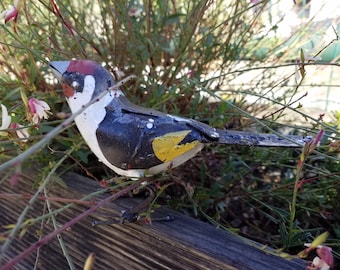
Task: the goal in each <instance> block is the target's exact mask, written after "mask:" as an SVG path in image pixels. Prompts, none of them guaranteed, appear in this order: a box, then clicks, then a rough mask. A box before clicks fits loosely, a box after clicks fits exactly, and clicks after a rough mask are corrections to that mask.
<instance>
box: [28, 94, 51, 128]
mask: <svg viewBox="0 0 340 270" xmlns="http://www.w3.org/2000/svg"><path fill="white" fill-rule="evenodd" d="M28 107H29V110H30V113H31V116H32V122H33V123H34V124H36V125H37V124H39V123H40V120H41V119H48V111H49V110H50V106H49V105H48V104H47V103H46V102H45V101H42V100H38V99H35V98H30V99H29V100H28Z"/></svg>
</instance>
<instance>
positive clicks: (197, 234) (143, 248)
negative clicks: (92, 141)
mask: <svg viewBox="0 0 340 270" xmlns="http://www.w3.org/2000/svg"><path fill="white" fill-rule="evenodd" d="M30 175H31V176H32V177H31V180H30V181H29V180H28V179H26V180H25V181H22V182H20V184H19V185H18V186H14V187H11V186H10V185H9V184H2V185H1V187H0V188H1V192H2V193H27V192H28V193H32V192H33V191H31V185H32V182H33V180H34V174H33V173H30ZM64 179H65V182H66V183H67V185H68V189H64V188H62V187H60V186H58V185H55V186H54V187H53V189H52V190H50V192H49V195H50V196H51V195H53V196H60V197H63V198H81V197H82V196H84V194H88V193H90V192H93V191H95V190H98V189H100V187H99V185H98V184H97V183H96V182H94V181H92V180H90V179H87V178H85V177H82V176H79V175H77V174H73V173H68V174H66V175H65V176H64ZM105 196H108V194H104V195H101V197H105ZM0 203H1V207H0V217H1V218H0V225H6V224H9V223H14V222H15V220H16V218H17V217H18V215H19V214H20V212H21V211H22V209H23V208H24V206H25V203H26V201H25V200H15V201H13V200H0ZM134 203H136V201H135V200H132V199H120V200H117V201H114V202H113V203H110V204H109V205H107V206H106V207H105V209H109V211H111V213H112V214H113V215H119V213H120V210H121V209H126V208H129V207H131V206H132V205H133V204H134ZM52 205H53V208H54V209H57V208H58V207H61V206H63V205H64V204H63V203H60V202H53V203H52ZM87 209H88V207H87V206H84V205H76V206H74V207H72V208H70V209H67V210H65V211H63V212H62V213H60V214H58V215H57V220H58V223H59V224H64V223H66V222H67V221H69V220H71V219H72V218H74V217H75V216H77V215H78V214H80V213H82V212H84V211H86V210H87ZM43 211H44V202H42V201H40V202H37V203H36V204H35V205H34V206H33V209H32V210H31V211H30V213H29V216H33V217H35V216H37V215H40V214H42V212H43ZM157 213H159V214H160V215H165V214H171V215H173V216H175V220H174V221H171V222H154V223H152V224H151V225H148V224H144V225H140V224H124V225H123V224H114V225H105V226H96V227H92V226H91V222H92V218H93V219H98V218H100V217H98V216H99V213H95V214H94V215H93V216H92V218H91V217H89V218H88V219H85V220H82V221H80V222H79V223H77V224H75V225H74V226H73V227H72V228H71V229H70V230H69V231H67V232H64V233H63V234H62V235H61V237H62V238H63V240H64V241H65V243H66V246H67V249H68V251H69V253H70V255H71V257H72V260H73V263H74V264H75V266H76V269H79V268H81V267H82V265H83V263H84V262H85V260H86V257H87V256H88V254H89V253H91V252H94V253H95V254H96V263H95V267H94V269H254V270H257V269H258V270H266V269H278V270H280V269H282V270H286V269H291V270H303V269H305V267H306V264H305V262H303V261H301V260H286V259H283V258H280V257H277V256H273V255H270V254H268V253H266V252H264V251H262V250H260V249H258V248H255V247H254V246H252V245H249V244H247V243H246V241H242V240H241V239H240V238H239V237H237V236H234V235H232V234H230V233H228V232H225V231H223V230H219V229H216V228H214V227H213V226H212V225H210V224H206V223H204V222H201V221H198V220H195V219H192V218H190V217H187V216H183V215H181V214H178V213H176V212H173V211H170V210H168V209H157ZM37 229H40V227H39V224H36V225H34V226H33V227H32V228H30V230H29V232H28V233H27V234H26V235H25V236H24V237H23V238H22V239H20V240H18V239H16V240H15V241H14V243H13V244H12V246H11V250H10V251H9V253H8V254H7V257H8V258H13V257H14V256H15V255H16V254H18V253H20V252H21V251H22V250H24V249H25V248H26V247H28V246H29V245H31V244H32V243H34V242H35V241H36V240H37V239H38V237H37V236H36V230H37ZM42 230H43V233H44V235H45V234H46V233H48V232H49V231H52V230H53V229H52V225H51V222H49V223H48V224H46V225H44V227H43V228H42ZM248 243H249V242H248ZM36 256H37V254H36V253H35V254H32V255H30V256H29V257H28V258H27V259H25V260H24V261H21V262H20V264H18V265H17V266H16V269H31V268H32V267H33V265H34V262H35V259H36ZM68 268H69V267H68V264H67V262H66V259H65V258H64V256H63V254H62V251H61V249H60V246H59V244H58V241H57V239H54V240H53V241H50V242H49V243H48V244H47V245H45V246H43V247H41V248H40V250H39V258H38V267H37V269H68Z"/></svg>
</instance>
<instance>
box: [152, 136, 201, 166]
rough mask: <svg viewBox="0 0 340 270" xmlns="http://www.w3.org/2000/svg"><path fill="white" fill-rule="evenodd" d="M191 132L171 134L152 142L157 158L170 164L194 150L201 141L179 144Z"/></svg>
mask: <svg viewBox="0 0 340 270" xmlns="http://www.w3.org/2000/svg"><path fill="white" fill-rule="evenodd" d="M189 132H190V130H183V131H177V132H171V133H167V134H165V135H163V136H160V137H157V138H155V139H154V140H153V141H152V149H153V151H154V153H155V155H156V157H157V158H158V159H159V160H161V161H163V162H168V161H171V160H173V159H175V158H176V157H178V156H180V155H182V154H184V153H185V152H187V151H189V150H191V149H192V148H194V147H195V146H196V145H197V144H198V143H199V141H193V142H190V143H185V144H179V143H180V142H181V141H182V140H183V139H184V138H185V136H187V135H188V133H189Z"/></svg>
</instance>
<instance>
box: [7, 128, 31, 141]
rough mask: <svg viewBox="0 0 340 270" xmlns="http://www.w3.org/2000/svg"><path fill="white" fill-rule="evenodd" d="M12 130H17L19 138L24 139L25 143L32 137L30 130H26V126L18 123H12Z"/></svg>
mask: <svg viewBox="0 0 340 270" xmlns="http://www.w3.org/2000/svg"><path fill="white" fill-rule="evenodd" d="M11 128H13V129H15V132H16V134H17V136H18V138H20V139H23V141H24V142H26V141H27V138H28V137H29V136H30V135H29V133H28V128H24V126H22V125H20V124H18V123H12V124H11Z"/></svg>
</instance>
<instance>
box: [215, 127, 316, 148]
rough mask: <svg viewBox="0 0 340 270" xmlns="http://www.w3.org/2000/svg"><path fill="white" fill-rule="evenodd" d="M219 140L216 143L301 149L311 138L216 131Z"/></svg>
mask: <svg viewBox="0 0 340 270" xmlns="http://www.w3.org/2000/svg"><path fill="white" fill-rule="evenodd" d="M217 132H218V133H219V135H220V138H219V139H218V140H217V141H216V143H220V144H236V145H248V146H252V145H253V146H265V147H302V146H303V145H304V144H305V143H306V142H309V141H310V140H312V137H311V136H299V135H282V136H281V135H276V134H264V133H252V132H245V131H234V130H223V129H218V130H217Z"/></svg>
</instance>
